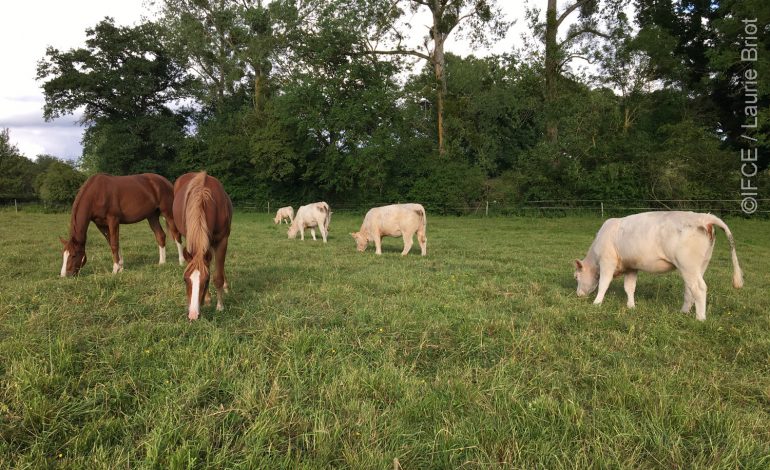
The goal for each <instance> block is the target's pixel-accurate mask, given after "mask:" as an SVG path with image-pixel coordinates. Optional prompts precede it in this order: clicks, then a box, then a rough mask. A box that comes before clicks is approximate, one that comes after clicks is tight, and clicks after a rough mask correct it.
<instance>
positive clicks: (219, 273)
mask: <svg viewBox="0 0 770 470" xmlns="http://www.w3.org/2000/svg"><path fill="white" fill-rule="evenodd" d="M225 256H227V238H224V239H222V241H220V242H219V244H218V245H217V247H216V248H215V257H216V272H215V273H214V287H216V288H217V310H224V308H225V306H224V303H223V302H222V299H223V298H224V294H225V292H227V291H228V288H227V279H226V278H225Z"/></svg>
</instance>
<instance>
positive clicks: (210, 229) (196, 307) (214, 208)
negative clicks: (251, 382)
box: [174, 171, 233, 320]
mask: <svg viewBox="0 0 770 470" xmlns="http://www.w3.org/2000/svg"><path fill="white" fill-rule="evenodd" d="M232 218H233V204H232V202H230V196H228V195H227V193H226V192H225V189H224V187H222V183H220V182H219V180H218V179H216V178H214V177H213V176H208V175H207V174H206V172H205V171H202V172H200V173H187V174H184V175H182V176H180V177H179V179H177V180H176V182H175V183H174V220H176V222H177V226H178V227H179V231H180V232H182V235H184V237H185V239H186V240H187V246H186V247H185V249H184V251H183V254H184V257H185V259H186V260H187V262H188V264H187V268H186V269H185V271H184V282H185V285H186V287H187V318H189V319H190V320H195V319H197V318H198V315H199V313H200V305H201V303H203V302H204V301H205V304H206V305H209V304H211V294H210V293H209V265H210V264H211V256H212V254H213V255H215V256H216V263H217V265H216V272H215V274H214V286H215V287H216V288H217V310H222V309H223V308H224V306H223V304H222V297H223V293H224V292H227V280H226V279H225V256H226V255H227V239H228V237H229V236H230V222H231V221H232Z"/></svg>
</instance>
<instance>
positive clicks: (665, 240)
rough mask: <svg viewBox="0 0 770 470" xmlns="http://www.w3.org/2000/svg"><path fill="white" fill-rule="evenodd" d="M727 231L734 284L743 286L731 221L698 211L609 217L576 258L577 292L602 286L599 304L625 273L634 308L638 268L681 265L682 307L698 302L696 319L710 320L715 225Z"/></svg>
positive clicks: (663, 269) (658, 270)
mask: <svg viewBox="0 0 770 470" xmlns="http://www.w3.org/2000/svg"><path fill="white" fill-rule="evenodd" d="M715 226H716V227H719V228H721V229H722V230H724V231H725V235H727V240H728V241H729V242H730V253H731V255H732V262H733V287H735V288H736V289H740V288H741V287H743V273H742V272H741V267H740V266H739V265H738V255H737V254H736V253H735V240H734V239H733V234H732V233H731V232H730V229H729V228H727V225H726V224H725V223H724V222H723V221H722V220H720V219H719V218H718V217H715V216H713V215H711V214H698V213H695V212H680V211H670V212H644V213H641V214H635V215H630V216H628V217H623V218H622V219H609V220H607V221H606V222H604V224H603V225H602V228H601V229H599V233H597V234H596V238H595V239H594V242H593V243H592V244H591V247H590V248H589V249H588V254H587V255H586V257H585V258H584V259H582V260H575V268H576V269H575V279H577V282H578V286H577V295H578V296H579V297H584V296H586V295H588V294H590V293H591V292H593V291H594V289H596V287H597V285H598V286H599V291H598V293H597V294H596V300H594V303H595V304H600V303H602V300H604V294H605V293H606V292H607V288H608V287H609V285H610V281H612V278H613V277H615V276H620V275H621V274H623V275H625V279H624V282H623V286H624V287H625V291H626V294H627V295H628V304H627V305H628V307H629V308H633V307H634V305H635V304H634V290H635V289H636V273H637V271H644V272H649V273H664V272H667V271H671V270H673V269H678V270H679V273H680V274H681V275H682V278H683V279H684V304H683V305H682V312H684V313H689V312H690V309H691V308H692V305H693V303H694V304H695V318H697V319H698V320H701V321H703V320H705V319H706V283H705V282H704V281H703V273H704V272H706V268H707V267H708V264H709V260H710V259H711V253H712V250H713V249H714V238H715V230H714V227H715Z"/></svg>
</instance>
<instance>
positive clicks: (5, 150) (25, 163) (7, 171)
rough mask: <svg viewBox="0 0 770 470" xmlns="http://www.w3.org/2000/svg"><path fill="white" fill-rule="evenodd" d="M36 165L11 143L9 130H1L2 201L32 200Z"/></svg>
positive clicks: (0, 196)
mask: <svg viewBox="0 0 770 470" xmlns="http://www.w3.org/2000/svg"><path fill="white" fill-rule="evenodd" d="M34 181H35V164H34V162H32V161H31V160H29V159H27V158H25V157H24V156H23V155H22V154H21V153H19V149H18V148H17V147H16V146H15V145H13V144H12V143H11V135H10V132H9V131H8V129H2V130H0V200H3V199H5V200H8V199H11V200H12V199H32V198H33V197H34V195H35V192H34V191H35V189H34Z"/></svg>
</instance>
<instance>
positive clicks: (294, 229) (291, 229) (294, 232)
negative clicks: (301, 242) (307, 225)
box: [286, 224, 299, 240]
mask: <svg viewBox="0 0 770 470" xmlns="http://www.w3.org/2000/svg"><path fill="white" fill-rule="evenodd" d="M297 232H299V229H298V228H297V225H296V224H291V225H289V230H288V231H287V232H286V234H287V235H288V236H289V238H290V239H291V240H294V239H295V238H297Z"/></svg>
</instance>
